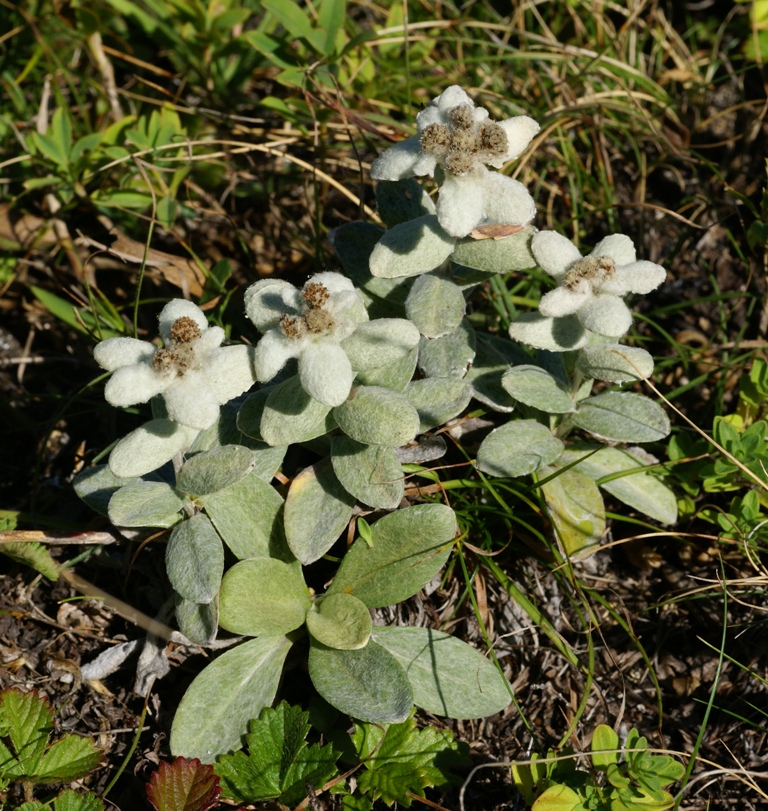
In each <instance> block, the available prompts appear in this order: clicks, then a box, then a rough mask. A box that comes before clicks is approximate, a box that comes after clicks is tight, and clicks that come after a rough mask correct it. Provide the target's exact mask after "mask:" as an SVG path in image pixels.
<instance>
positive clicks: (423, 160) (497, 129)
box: [371, 85, 539, 238]
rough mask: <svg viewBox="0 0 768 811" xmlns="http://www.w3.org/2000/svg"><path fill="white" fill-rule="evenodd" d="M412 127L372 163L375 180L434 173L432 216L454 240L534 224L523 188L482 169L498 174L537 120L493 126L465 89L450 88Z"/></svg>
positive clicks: (521, 147)
mask: <svg viewBox="0 0 768 811" xmlns="http://www.w3.org/2000/svg"><path fill="white" fill-rule="evenodd" d="M416 124H417V127H418V135H414V136H412V137H411V138H406V139H405V140H404V141H401V142H400V143H399V144H396V145H395V146H393V147H391V148H390V149H388V150H386V152H384V153H383V154H382V155H380V156H379V157H378V158H377V159H376V160H375V161H374V163H373V166H372V167H371V176H372V177H373V178H374V180H402V179H403V178H406V177H412V176H414V175H416V176H423V175H429V176H430V177H433V176H435V175H436V170H438V168H439V171H438V172H437V179H438V183H439V184H440V197H439V200H438V203H437V216H438V220H439V221H440V225H441V226H442V228H443V229H444V230H445V231H446V232H447V233H448V234H450V235H451V236H453V237H456V238H460V237H465V236H467V234H469V233H470V232H471V231H473V230H474V229H475V228H477V227H478V226H481V225H485V224H491V223H496V222H503V223H504V224H509V225H523V224H526V223H528V222H530V221H531V220H532V219H533V216H534V214H535V213H536V207H535V205H534V202H533V199H532V198H531V196H530V194H529V193H528V191H527V190H526V189H525V187H524V186H523V185H522V184H521V183H519V182H518V181H516V180H513V179H512V178H509V177H506V176H505V175H494V174H493V173H490V172H489V171H488V170H487V169H486V166H492V167H493V168H495V169H500V168H501V167H502V166H503V165H504V164H505V163H507V162H508V161H510V160H513V159H514V158H516V157H518V155H520V153H521V152H522V151H523V150H524V149H525V148H526V147H527V146H528V144H529V143H530V142H531V139H532V138H533V136H534V135H535V134H536V133H537V132H538V131H539V125H538V124H537V123H536V121H534V120H533V119H532V118H530V117H528V116H525V115H519V116H514V117H512V118H507V119H505V120H504V121H498V122H497V121H492V120H491V119H490V117H489V115H488V111H487V110H486V109H485V108H484V107H475V104H474V102H473V101H472V99H470V97H469V96H468V95H467V94H466V93H465V92H464V90H462V89H461V88H460V87H459V86H458V85H453V86H452V87H449V88H448V89H447V90H445V92H443V93H442V94H441V95H439V96H438V97H437V98H435V99H433V100H432V102H431V103H430V104H429V106H428V107H427V108H426V109H424V110H422V111H421V112H420V113H419V114H418V115H417V116H416ZM499 216H502V217H503V218H504V219H503V220H500V219H499Z"/></svg>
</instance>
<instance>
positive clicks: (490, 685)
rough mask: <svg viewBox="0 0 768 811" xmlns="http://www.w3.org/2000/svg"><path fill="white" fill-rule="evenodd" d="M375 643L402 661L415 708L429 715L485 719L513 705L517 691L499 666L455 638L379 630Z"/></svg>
mask: <svg viewBox="0 0 768 811" xmlns="http://www.w3.org/2000/svg"><path fill="white" fill-rule="evenodd" d="M372 639H373V640H374V641H375V642H377V643H378V644H379V645H381V646H382V647H383V648H384V649H385V650H387V651H389V652H390V653H391V654H392V655H393V656H394V657H395V659H397V661H398V662H399V663H400V665H401V666H402V668H403V670H405V672H406V674H407V676H408V681H410V683H411V688H412V689H413V702H414V704H416V706H417V707H421V708H422V709H424V710H426V711H427V712H431V713H434V714H435V715H444V716H447V717H449V718H457V719H466V718H484V717H485V716H488V715H493V714H494V713H496V712H500V711H501V710H503V709H504V708H505V707H506V706H507V705H508V704H509V703H510V701H511V700H512V688H511V686H510V685H509V684H508V682H507V680H506V679H505V678H504V676H503V675H501V673H499V671H498V669H497V667H496V665H495V664H494V663H493V662H492V661H491V660H490V659H488V658H486V657H485V656H483V655H482V654H481V653H480V652H479V651H477V650H475V649H474V648H472V647H470V646H469V645H467V644H466V643H465V642H462V641H461V640H460V639H456V637H453V636H451V635H450V634H444V633H442V632H440V631H433V630H431V629H430V628H382V627H379V626H375V627H374V629H373V635H372Z"/></svg>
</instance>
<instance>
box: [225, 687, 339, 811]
mask: <svg viewBox="0 0 768 811" xmlns="http://www.w3.org/2000/svg"><path fill="white" fill-rule="evenodd" d="M308 718H309V713H308V712H303V711H302V710H301V708H300V707H291V706H289V705H288V704H286V703H285V702H284V701H283V702H281V703H280V704H278V706H277V707H276V708H275V709H271V708H269V707H267V708H265V709H264V710H262V712H261V714H260V715H259V717H258V719H255V720H253V721H251V723H250V724H249V732H248V734H247V735H246V744H247V749H248V753H247V754H246V753H245V751H239V752H235V753H234V754H232V755H224V756H223V757H222V758H220V759H219V762H218V763H217V764H216V767H215V769H216V773H217V774H218V775H219V777H220V778H221V781H222V788H223V790H224V795H225V796H226V797H228V798H229V799H233V800H237V801H238V802H246V803H258V802H264V801H266V800H272V799H278V800H280V802H281V803H283V804H286V805H290V806H294V805H296V803H298V802H299V801H300V800H301V799H302V798H303V797H306V796H307V783H309V784H310V785H311V786H313V787H315V788H321V787H322V786H323V784H324V783H325V782H326V781H328V780H329V779H330V778H332V777H334V776H335V775H336V773H337V768H336V759H337V758H338V753H337V752H334V750H333V747H332V745H331V744H326V745H325V746H319V745H318V744H312V745H308V744H307V741H306V737H307V734H308V733H309V730H310V726H309V724H308V723H307V719H308Z"/></svg>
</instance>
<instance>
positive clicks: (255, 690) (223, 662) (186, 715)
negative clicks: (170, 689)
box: [171, 636, 292, 763]
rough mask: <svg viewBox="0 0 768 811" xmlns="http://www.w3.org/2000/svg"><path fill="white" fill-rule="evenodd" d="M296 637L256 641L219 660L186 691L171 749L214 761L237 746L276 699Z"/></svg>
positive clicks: (210, 665)
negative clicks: (250, 726) (253, 719)
mask: <svg viewBox="0 0 768 811" xmlns="http://www.w3.org/2000/svg"><path fill="white" fill-rule="evenodd" d="M291 644H292V642H291V640H290V639H288V638H287V637H284V636H263V637H259V638H258V639H251V640H249V641H248V642H245V643H243V644H242V645H238V647H236V648H234V649H233V650H228V651H226V652H225V653H223V654H222V655H221V656H219V658H218V659H215V660H214V661H213V662H212V663H211V664H209V665H208V667H206V668H205V670H203V671H202V673H200V674H199V675H198V676H197V678H196V679H195V680H194V681H193V682H192V684H191V685H190V686H189V688H188V689H187V692H186V693H185V694H184V697H183V698H182V699H181V703H180V704H179V707H178V709H177V710H176V715H175V716H174V718H173V727H172V729H171V752H172V753H173V754H174V755H181V756H183V757H187V758H194V757H197V758H199V759H200V760H201V761H202V762H203V763H213V761H214V760H215V758H216V756H217V755H221V754H223V753H225V752H228V751H230V750H232V749H234V748H235V746H237V745H238V743H239V741H240V737H241V736H242V735H243V734H244V733H245V732H246V730H247V728H248V721H249V720H250V719H252V718H255V717H258V715H259V713H260V712H261V711H262V710H263V709H264V707H267V706H269V705H270V704H271V703H272V701H273V700H274V698H275V694H276V693H277V687H278V684H279V682H280V674H281V673H282V670H283V663H284V662H285V657H286V656H287V655H288V651H289V650H290V648H291Z"/></svg>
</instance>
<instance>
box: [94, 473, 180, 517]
mask: <svg viewBox="0 0 768 811" xmlns="http://www.w3.org/2000/svg"><path fill="white" fill-rule="evenodd" d="M183 506H184V500H183V499H182V498H181V497H180V496H179V494H178V493H177V492H176V491H175V490H174V489H173V488H172V487H171V485H170V484H168V483H166V482H148V481H141V480H139V481H136V482H133V483H132V484H127V485H125V486H124V487H121V488H120V489H119V490H118V491H117V492H116V493H115V494H114V495H113V496H112V498H111V499H110V500H109V520H110V521H111V522H112V523H113V524H114V525H115V526H117V527H172V526H173V525H174V524H177V523H178V522H179V521H180V520H181V515H180V510H181V508H182V507H183Z"/></svg>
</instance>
